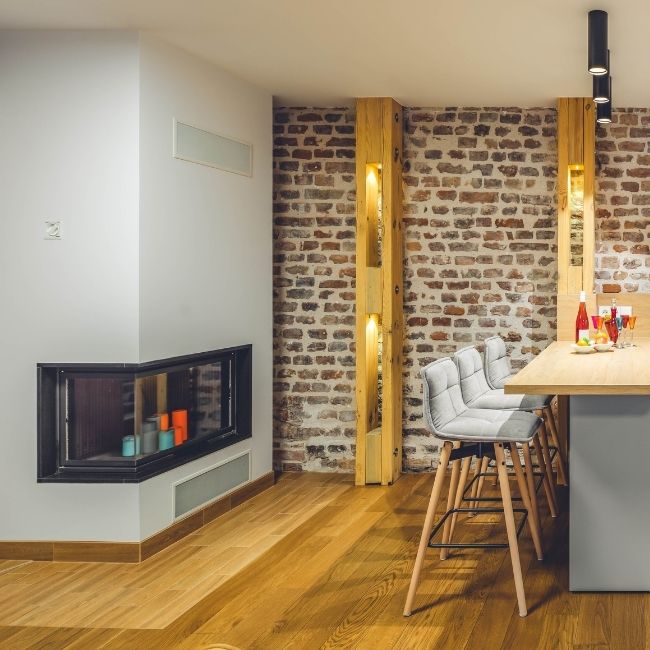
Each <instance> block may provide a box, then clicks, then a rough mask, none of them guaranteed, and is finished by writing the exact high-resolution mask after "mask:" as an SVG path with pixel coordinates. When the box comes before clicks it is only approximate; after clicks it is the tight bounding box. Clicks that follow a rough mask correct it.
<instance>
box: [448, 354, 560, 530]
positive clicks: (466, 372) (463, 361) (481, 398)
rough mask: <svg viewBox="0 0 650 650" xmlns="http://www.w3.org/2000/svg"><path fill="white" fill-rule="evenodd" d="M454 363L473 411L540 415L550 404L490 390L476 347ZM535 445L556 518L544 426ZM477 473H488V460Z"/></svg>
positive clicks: (538, 398) (541, 398)
mask: <svg viewBox="0 0 650 650" xmlns="http://www.w3.org/2000/svg"><path fill="white" fill-rule="evenodd" d="M454 363H455V364H456V367H457V368H458V375H459V377H460V388H461V393H462V396H463V401H464V402H465V404H467V406H469V407H470V408H480V409H495V410H503V411H530V412H534V413H539V412H541V411H542V409H543V408H544V405H545V404H546V402H547V397H546V396H545V395H522V394H513V395H510V394H507V395H506V393H505V392H504V391H503V388H490V386H489V385H488V383H487V379H486V377H485V371H484V370H483V360H482V359H481V355H480V354H479V352H478V350H477V349H476V348H475V347H473V346H469V347H466V348H462V349H460V350H458V351H457V352H456V354H454ZM533 444H534V445H535V451H536V452H537V462H538V464H539V466H540V470H541V471H542V473H543V474H544V479H543V483H544V490H545V492H546V498H547V500H548V506H549V510H550V511H551V516H553V517H556V516H557V512H558V502H557V496H556V494H555V481H554V478H553V473H552V471H551V453H550V449H549V445H548V439H547V435H546V427H545V425H544V424H542V425H541V426H540V431H539V436H536V437H535V439H534V440H533ZM528 453H529V450H528V449H524V458H525V457H526V454H528ZM477 469H479V471H480V473H481V474H484V473H485V471H486V469H487V467H486V460H485V459H483V460H482V467H480V468H477ZM530 478H532V476H531V477H530ZM481 488H482V482H481V481H480V479H479V482H478V483H477V491H478V495H480V492H481ZM536 515H537V513H536ZM537 521H538V522H539V517H537Z"/></svg>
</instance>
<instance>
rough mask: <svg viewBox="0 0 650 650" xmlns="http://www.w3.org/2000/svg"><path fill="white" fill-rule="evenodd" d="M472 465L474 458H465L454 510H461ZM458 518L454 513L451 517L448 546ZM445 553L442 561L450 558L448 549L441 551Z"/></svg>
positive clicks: (442, 555)
mask: <svg viewBox="0 0 650 650" xmlns="http://www.w3.org/2000/svg"><path fill="white" fill-rule="evenodd" d="M471 464H472V457H471V456H468V457H467V458H463V465H462V468H461V470H460V479H459V480H458V488H456V499H455V500H454V508H460V504H461V503H462V500H463V492H464V491H465V485H466V484H467V475H468V474H469V466H470V465H471ZM457 518H458V513H456V512H454V514H453V515H452V516H451V526H450V527H449V538H448V539H447V544H451V540H452V538H453V536H454V528H456V519H457ZM440 550H441V551H443V553H441V554H440V559H441V560H446V559H447V557H448V556H449V550H450V549H448V548H442V549H440Z"/></svg>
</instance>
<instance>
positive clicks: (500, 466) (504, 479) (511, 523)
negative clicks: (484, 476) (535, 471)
mask: <svg viewBox="0 0 650 650" xmlns="http://www.w3.org/2000/svg"><path fill="white" fill-rule="evenodd" d="M494 452H495V454H496V460H497V473H498V476H499V485H500V487H501V500H502V501H503V514H504V516H505V520H506V530H507V532H508V546H509V547H510V560H511V561H512V573H513V576H514V579H515V591H516V592H517V603H518V605H519V616H526V614H527V613H528V611H527V609H526V594H525V593H524V579H523V576H522V574H521V562H520V560H519V545H518V544H517V528H516V526H515V516H514V513H513V511H512V498H511V496H510V483H509V482H508V470H507V468H506V458H505V454H504V453H503V445H502V444H501V443H498V444H495V445H494Z"/></svg>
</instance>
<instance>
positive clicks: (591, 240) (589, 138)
mask: <svg viewBox="0 0 650 650" xmlns="http://www.w3.org/2000/svg"><path fill="white" fill-rule="evenodd" d="M583 111H584V117H583V130H584V166H585V196H584V216H583V233H582V247H583V248H582V289H583V291H586V292H587V294H590V293H593V291H594V272H595V271H594V261H595V256H596V214H595V212H596V206H595V203H594V194H595V177H596V106H595V104H594V102H593V101H592V100H591V99H590V98H588V97H585V98H584V100H583Z"/></svg>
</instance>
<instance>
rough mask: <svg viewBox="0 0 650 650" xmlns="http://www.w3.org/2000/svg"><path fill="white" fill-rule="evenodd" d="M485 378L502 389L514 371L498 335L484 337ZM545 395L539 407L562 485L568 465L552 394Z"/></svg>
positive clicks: (566, 476)
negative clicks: (556, 422)
mask: <svg viewBox="0 0 650 650" xmlns="http://www.w3.org/2000/svg"><path fill="white" fill-rule="evenodd" d="M484 343H485V379H486V381H487V383H488V385H489V386H490V388H492V389H502V388H503V387H504V386H505V384H506V382H507V381H508V380H509V379H510V378H511V377H514V375H515V373H513V372H512V367H511V366H510V358H509V357H508V352H507V350H506V343H505V341H504V340H503V339H502V338H501V337H500V336H491V337H490V338H487V339H485V341H484ZM540 397H545V400H544V403H543V405H542V406H541V408H540V411H541V414H542V417H543V418H544V421H545V422H546V426H547V429H548V432H549V434H550V436H551V442H552V443H553V446H554V447H555V449H556V450H557V451H556V454H557V473H558V477H559V479H560V480H561V481H562V483H563V484H564V485H568V476H569V472H568V467H567V461H566V455H565V453H564V447H562V445H560V437H559V435H558V432H557V426H556V424H555V417H554V416H553V409H552V408H551V401H552V400H553V395H547V396H541V395H540Z"/></svg>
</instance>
